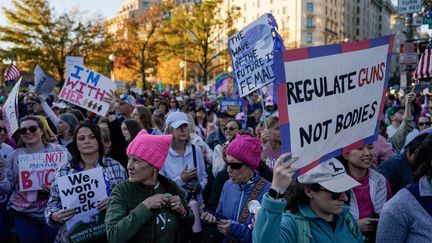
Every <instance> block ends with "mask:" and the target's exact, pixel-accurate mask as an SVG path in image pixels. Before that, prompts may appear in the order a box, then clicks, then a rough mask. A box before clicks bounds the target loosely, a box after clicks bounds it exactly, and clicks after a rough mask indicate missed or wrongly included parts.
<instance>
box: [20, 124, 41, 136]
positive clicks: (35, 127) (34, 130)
mask: <svg viewBox="0 0 432 243" xmlns="http://www.w3.org/2000/svg"><path fill="white" fill-rule="evenodd" d="M38 128H39V127H38V126H30V127H28V128H27V127H23V128H21V129H20V130H19V133H20V134H21V135H25V134H27V131H30V132H31V133H35V132H36V131H37V130H38Z"/></svg>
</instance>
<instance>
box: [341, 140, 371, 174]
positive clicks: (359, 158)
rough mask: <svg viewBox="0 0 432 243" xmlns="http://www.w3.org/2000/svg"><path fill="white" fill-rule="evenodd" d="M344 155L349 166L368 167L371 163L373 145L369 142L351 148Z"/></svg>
mask: <svg viewBox="0 0 432 243" xmlns="http://www.w3.org/2000/svg"><path fill="white" fill-rule="evenodd" d="M344 157H345V159H346V160H348V164H349V165H350V166H352V167H356V168H359V169H368V168H369V167H371V166H372V164H373V145H372V144H369V145H365V146H363V147H360V148H357V149H353V150H351V151H350V152H349V153H348V154H346V155H345V156H344Z"/></svg>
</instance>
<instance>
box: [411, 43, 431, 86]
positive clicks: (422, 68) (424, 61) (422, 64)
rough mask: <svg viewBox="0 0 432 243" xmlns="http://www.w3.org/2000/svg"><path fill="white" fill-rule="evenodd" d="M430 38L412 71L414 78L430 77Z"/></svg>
mask: <svg viewBox="0 0 432 243" xmlns="http://www.w3.org/2000/svg"><path fill="white" fill-rule="evenodd" d="M431 55H432V40H431V41H429V44H428V45H427V47H426V49H425V51H424V53H423V54H422V55H421V57H420V61H419V64H418V66H417V68H416V70H415V72H414V78H415V79H416V80H419V79H422V78H430V77H432V56H431Z"/></svg>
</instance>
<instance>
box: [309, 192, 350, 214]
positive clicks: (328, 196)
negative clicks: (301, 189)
mask: <svg viewBox="0 0 432 243" xmlns="http://www.w3.org/2000/svg"><path fill="white" fill-rule="evenodd" d="M305 192H306V195H309V196H311V199H310V202H309V203H310V206H311V207H312V209H313V210H314V211H315V213H317V214H324V215H331V214H333V215H339V214H341V213H342V210H343V205H344V203H345V202H346V201H348V194H347V193H345V192H344V193H342V194H340V196H339V198H338V199H333V198H332V193H331V192H329V191H327V190H318V191H312V190H310V189H309V188H306V189H305Z"/></svg>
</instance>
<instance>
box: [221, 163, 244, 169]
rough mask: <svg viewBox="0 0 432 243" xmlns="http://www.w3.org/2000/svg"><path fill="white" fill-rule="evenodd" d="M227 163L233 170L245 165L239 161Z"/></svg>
mask: <svg viewBox="0 0 432 243" xmlns="http://www.w3.org/2000/svg"><path fill="white" fill-rule="evenodd" d="M226 164H227V165H228V166H229V167H230V168H231V169H233V170H240V169H241V168H242V167H243V165H245V164H239V163H226Z"/></svg>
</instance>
